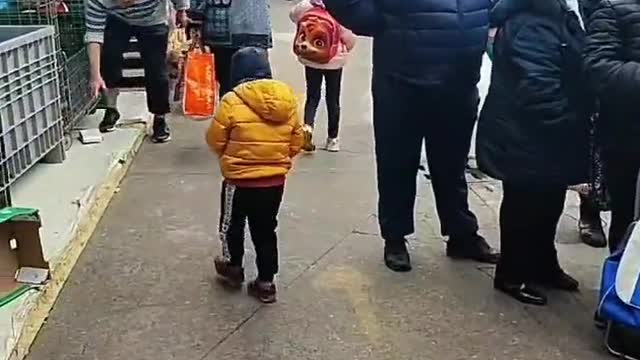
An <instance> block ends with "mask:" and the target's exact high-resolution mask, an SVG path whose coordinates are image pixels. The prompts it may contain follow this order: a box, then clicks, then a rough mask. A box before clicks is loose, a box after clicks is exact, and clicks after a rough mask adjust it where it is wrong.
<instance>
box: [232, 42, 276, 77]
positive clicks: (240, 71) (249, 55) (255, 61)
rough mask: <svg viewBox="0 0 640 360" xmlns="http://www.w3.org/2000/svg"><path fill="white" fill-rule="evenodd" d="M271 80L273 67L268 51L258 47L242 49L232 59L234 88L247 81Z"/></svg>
mask: <svg viewBox="0 0 640 360" xmlns="http://www.w3.org/2000/svg"><path fill="white" fill-rule="evenodd" d="M271 78H272V75H271V65H270V64H269V54H268V53H267V51H266V50H264V49H260V48H256V47H247V48H242V49H240V50H238V51H237V52H236V53H235V54H234V55H233V57H232V58H231V86H232V87H236V86H238V85H240V84H242V83H245V82H247V81H253V80H259V79H271Z"/></svg>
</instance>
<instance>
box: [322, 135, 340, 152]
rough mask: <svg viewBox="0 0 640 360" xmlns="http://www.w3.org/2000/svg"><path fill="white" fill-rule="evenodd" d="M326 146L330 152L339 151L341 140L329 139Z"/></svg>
mask: <svg viewBox="0 0 640 360" xmlns="http://www.w3.org/2000/svg"><path fill="white" fill-rule="evenodd" d="M324 148H325V150H327V151H329V152H338V151H340V140H338V139H337V138H336V139H327V145H326V146H325V147H324Z"/></svg>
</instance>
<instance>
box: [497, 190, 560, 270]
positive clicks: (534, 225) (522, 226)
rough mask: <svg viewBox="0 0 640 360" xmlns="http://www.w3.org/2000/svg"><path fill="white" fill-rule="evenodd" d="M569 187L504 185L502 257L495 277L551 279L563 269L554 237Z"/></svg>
mask: <svg viewBox="0 0 640 360" xmlns="http://www.w3.org/2000/svg"><path fill="white" fill-rule="evenodd" d="M565 197H566V188H564V187H549V188H537V187H535V186H531V185H523V184H508V183H505V184H504V186H503V198H502V206H501V208H500V248H501V252H502V256H501V258H500V262H499V264H498V267H497V269H496V278H498V279H501V280H503V281H507V282H511V283H523V282H537V281H538V280H549V279H552V277H553V276H554V275H557V274H558V273H559V272H561V271H562V270H561V268H560V264H559V262H558V254H557V251H556V247H555V237H556V231H557V227H558V222H559V221H560V217H561V216H562V211H563V209H564V201H565Z"/></svg>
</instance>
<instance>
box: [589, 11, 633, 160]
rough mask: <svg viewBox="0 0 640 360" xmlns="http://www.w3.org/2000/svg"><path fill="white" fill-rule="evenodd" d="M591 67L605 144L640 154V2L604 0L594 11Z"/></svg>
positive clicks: (609, 147) (591, 31)
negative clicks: (639, 143)
mask: <svg viewBox="0 0 640 360" xmlns="http://www.w3.org/2000/svg"><path fill="white" fill-rule="evenodd" d="M585 65H586V71H587V74H588V77H589V79H590V81H591V83H592V86H593V88H594V89H596V91H597V94H598V98H599V100H600V117H599V119H598V124H597V129H598V134H599V135H600V139H601V140H602V145H603V146H604V147H605V149H610V150H614V151H622V152H627V153H632V154H634V155H639V156H640V146H639V145H638V142H639V140H640V0H602V1H600V2H599V3H598V4H597V6H595V7H594V8H593V9H592V15H591V16H590V18H589V26H588V36H587V45H586V48H585Z"/></svg>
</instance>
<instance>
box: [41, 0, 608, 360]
mask: <svg viewBox="0 0 640 360" xmlns="http://www.w3.org/2000/svg"><path fill="white" fill-rule="evenodd" d="M287 6H288V5H287V4H286V2H285V1H273V2H272V7H273V14H274V28H275V30H274V31H275V33H276V34H275V35H276V36H275V38H276V48H275V50H274V52H273V56H272V61H273V62H274V67H275V71H276V75H277V76H278V77H280V78H282V79H284V80H285V81H288V82H290V83H291V84H293V85H294V86H295V87H296V89H297V90H299V91H300V92H301V93H302V91H303V89H304V84H303V79H302V70H301V68H300V67H299V66H298V65H297V63H296V61H295V59H293V57H292V56H290V54H289V52H290V42H289V40H290V37H291V36H292V34H291V33H292V32H293V27H292V26H291V25H289V24H288V22H287V19H286V15H287V14H286V11H287ZM369 64H370V46H369V44H368V43H366V42H364V41H362V42H361V43H360V44H359V48H358V50H357V53H356V55H355V57H354V59H353V62H352V63H351V64H350V66H349V69H348V70H347V73H346V77H345V81H344V97H343V105H344V123H343V128H342V129H343V132H342V138H343V148H344V151H343V152H341V153H339V154H329V153H324V152H318V153H317V154H315V155H313V156H303V157H301V158H299V159H298V161H297V164H296V169H295V171H294V173H293V174H292V176H291V177H290V179H289V182H288V184H287V193H286V200H285V202H284V205H283V208H282V212H281V219H280V220H281V222H280V235H281V242H280V245H281V275H280V277H279V280H278V281H279V289H280V293H279V300H280V301H279V302H278V303H277V304H276V305H274V306H261V305H259V304H258V303H256V302H255V301H253V300H252V299H250V298H249V297H247V296H246V294H244V293H228V292H226V291H224V290H223V289H222V288H221V287H219V286H218V285H217V283H216V281H215V278H214V273H213V264H212V258H213V256H214V255H215V254H217V253H218V251H219V243H218V241H217V237H216V226H217V216H218V206H219V195H218V194H219V185H220V181H221V179H220V174H219V171H218V169H217V165H216V162H215V160H214V158H213V156H212V155H211V154H210V153H209V151H208V149H207V148H206V146H205V145H204V142H203V136H204V131H205V128H206V126H207V124H205V123H195V122H191V121H188V120H185V119H183V118H179V117H176V118H174V119H173V129H174V141H173V142H172V143H171V144H167V145H166V146H157V145H151V144H146V145H145V146H144V147H143V148H142V150H141V151H140V153H139V155H138V158H137V159H136V161H135V163H134V165H133V167H132V170H131V172H130V173H129V176H128V177H127V179H126V180H125V181H124V183H123V184H122V189H121V191H120V192H119V193H118V194H117V195H116V197H115V199H114V200H113V202H112V204H111V206H110V208H109V210H108V211H107V213H106V215H105V217H104V218H103V220H102V222H101V224H100V225H99V227H98V229H97V231H96V233H95V234H94V236H93V239H92V241H91V242H90V243H89V244H88V246H87V248H86V250H85V252H84V254H83V255H82V256H81V258H80V260H79V261H78V264H77V266H76V268H75V269H74V271H73V273H72V274H71V277H70V278H69V281H68V283H67V285H66V287H65V289H64V290H63V292H62V294H61V296H60V298H59V300H58V302H57V304H56V306H55V308H54V310H53V312H52V313H51V316H50V317H49V320H48V322H47V324H46V325H45V326H44V328H43V330H42V331H41V333H40V335H39V337H38V339H37V341H36V343H35V344H34V346H33V348H32V353H31V355H30V356H29V359H30V360H80V359H82V360H85V359H87V360H96V359H98V360H103V359H104V360H120V359H122V360H147V359H148V360H158V359H163V360H164V359H177V360H223V359H234V360H236V359H249V360H251V359H256V360H258V359H296V360H298V359H335V360H343V359H344V360H348V359H376V360H377V359H390V360H391V359H393V360H396V359H416V360H418V359H421V360H422V359H438V360H449V359H451V360H453V359H456V360H457V359H505V360H506V359H521V360H524V359H563V360H566V359H580V360H583V359H606V358H608V356H607V355H606V353H605V352H604V350H603V346H602V341H601V334H600V333H599V332H598V331H596V330H595V329H594V328H593V325H592V322H591V314H592V312H593V309H594V307H595V301H596V290H597V284H598V281H599V269H600V264H601V262H602V258H603V257H604V253H603V252H600V251H596V250H592V249H589V248H587V247H585V246H583V245H580V244H577V243H576V240H577V234H576V229H575V228H576V224H575V216H576V209H575V199H573V197H572V199H571V200H570V202H569V204H568V206H567V214H566V216H565V218H564V219H563V223H562V226H561V229H560V236H559V241H560V242H561V244H560V253H561V255H562V260H563V264H565V265H566V268H567V270H568V271H569V272H571V273H572V274H574V275H576V276H577V277H578V278H579V279H580V280H581V281H582V284H583V291H582V293H580V294H576V295H568V294H564V293H554V294H552V295H551V301H550V302H551V303H550V305H549V306H548V307H546V308H532V307H526V306H523V305H521V304H519V303H516V302H514V301H513V300H511V299H510V298H507V297H505V296H503V295H501V294H499V293H496V292H494V291H493V289H492V287H491V284H492V281H491V276H492V268H491V267H483V266H477V265H476V264H474V263H467V262H452V261H449V260H448V259H446V258H445V257H444V255H443V254H444V244H443V239H442V238H441V237H440V236H439V226H438V224H437V219H436V217H435V211H434V204H433V197H432V194H431V190H430V188H429V186H428V184H427V183H426V180H424V178H423V177H421V183H422V184H421V187H420V196H419V202H418V215H417V225H418V232H417V237H416V240H415V241H412V243H411V247H412V255H413V260H414V265H415V268H414V271H413V272H411V273H409V274H395V273H391V272H389V271H388V270H386V268H385V267H384V265H383V263H382V244H381V241H380V239H379V238H378V236H377V225H376V223H377V219H376V216H375V208H376V206H375V202H376V189H375V174H374V159H373V148H372V130H371V124H370V119H371V110H370V109H371V104H370V96H369V86H370V85H369V72H370V65H369ZM292 69H295V70H292ZM325 116H326V115H325V113H324V111H321V112H320V113H319V119H323V118H324V117H325ZM319 123H324V121H319ZM322 129H324V128H322ZM322 129H321V130H320V132H319V134H321V133H322V132H321V131H322ZM471 186H472V193H471V196H470V201H471V204H472V207H473V209H474V210H475V211H476V212H477V214H478V216H479V218H480V220H481V226H482V230H483V233H484V234H486V235H487V236H488V237H489V238H490V239H491V241H492V242H493V243H494V244H496V240H497V228H496V227H497V218H496V213H497V207H498V205H499V199H500V189H499V187H498V186H496V184H494V183H491V182H483V181H478V182H476V183H474V184H472V185H471ZM247 244H249V242H247ZM247 246H249V245H247ZM252 261H253V252H252V250H249V252H248V259H247V264H248V265H249V266H248V268H249V269H250V271H251V274H250V276H253V275H254V267H253V266H252V265H251V264H252Z"/></svg>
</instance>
